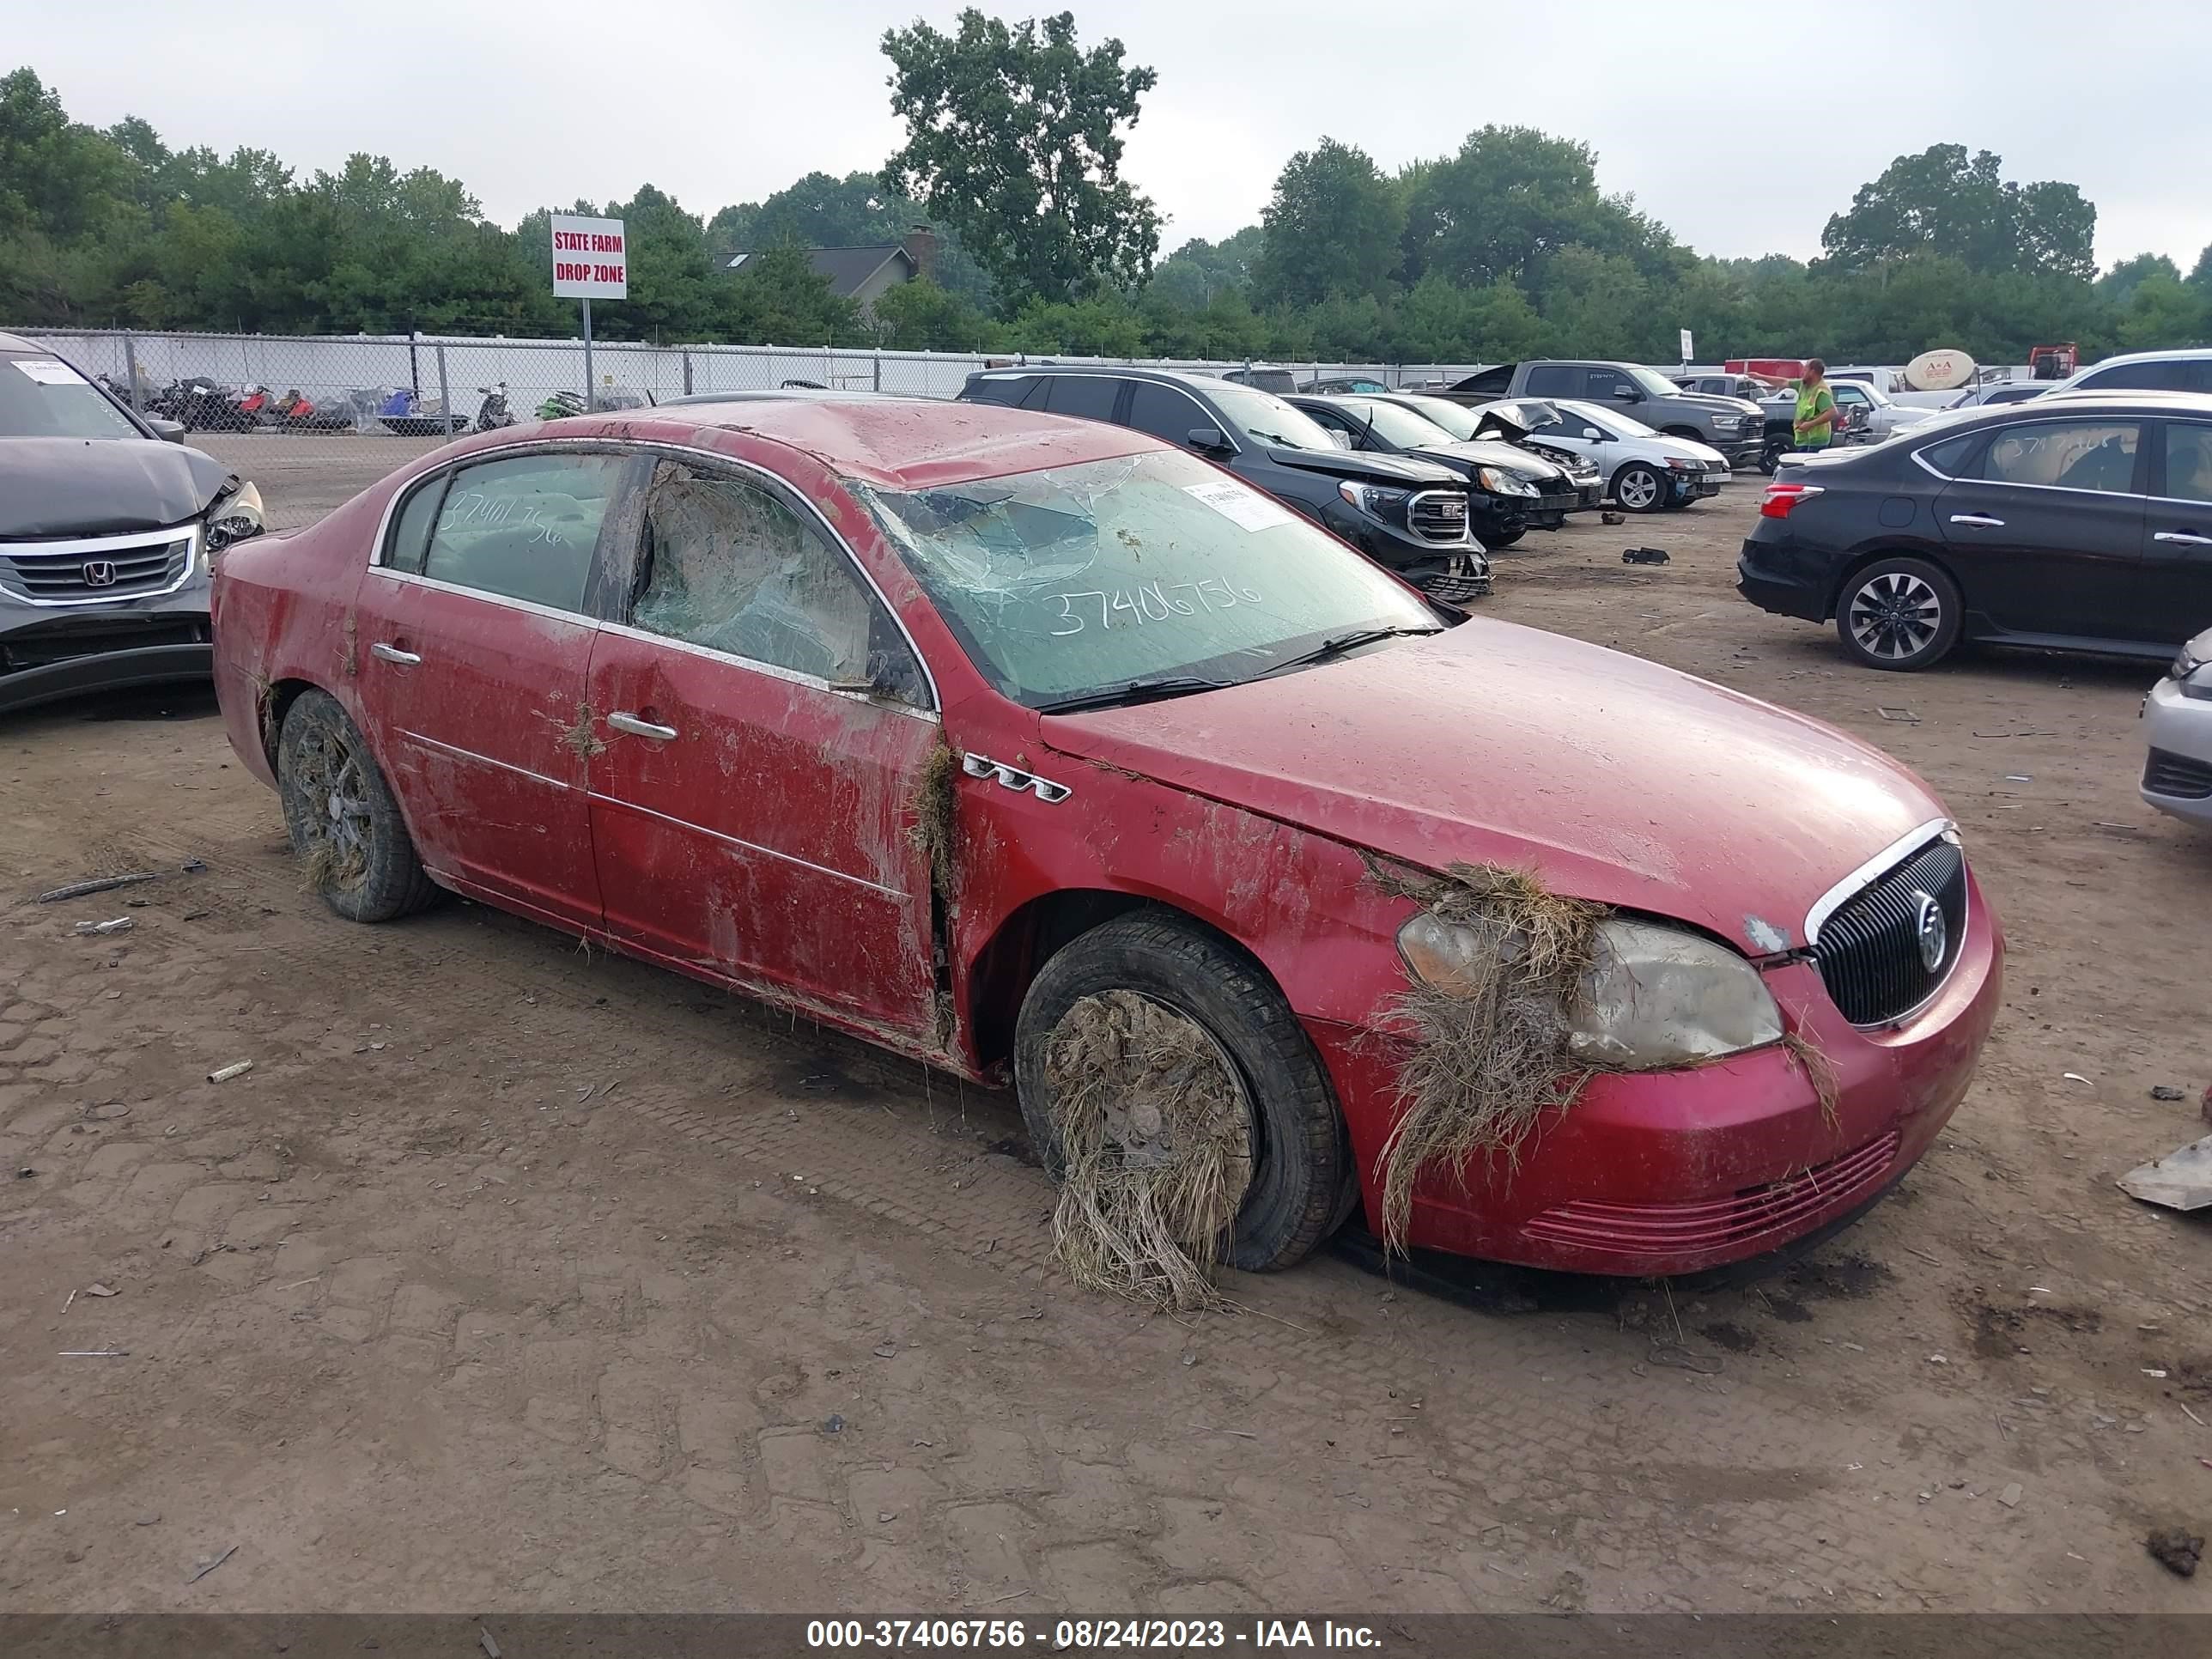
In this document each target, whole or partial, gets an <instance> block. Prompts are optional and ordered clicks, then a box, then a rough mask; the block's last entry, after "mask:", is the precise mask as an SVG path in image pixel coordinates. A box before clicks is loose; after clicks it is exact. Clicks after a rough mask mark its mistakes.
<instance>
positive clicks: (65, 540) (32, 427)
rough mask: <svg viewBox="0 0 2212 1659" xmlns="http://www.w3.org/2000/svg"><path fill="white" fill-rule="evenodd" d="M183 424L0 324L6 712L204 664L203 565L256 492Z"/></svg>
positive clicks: (256, 504)
mask: <svg viewBox="0 0 2212 1659" xmlns="http://www.w3.org/2000/svg"><path fill="white" fill-rule="evenodd" d="M182 432H183V428H181V427H179V426H177V425H176V424H175V423H174V422H159V423H156V422H150V421H148V420H145V419H143V418H142V417H141V416H138V415H137V414H136V413H134V412H133V411H132V410H131V409H130V408H128V407H127V406H126V405H125V404H122V403H119V402H118V401H117V400H116V399H115V398H112V397H110V396H109V395H108V394H107V393H106V392H105V391H103V390H102V389H101V388H100V386H97V385H95V384H94V382H93V381H91V380H87V379H86V378H85V376H84V375H83V374H80V373H79V372H78V371H77V369H76V368H75V367H74V366H73V365H71V364H70V363H67V362H64V361H63V360H62V359H60V358H58V357H57V356H54V355H53V354H52V352H50V351H48V350H46V349H44V348H43V347H41V346H40V345H38V344H36V343H34V342H33V341H30V340H26V339H21V338H20V337H16V336H15V335H10V334H0V711H6V710H9V709H15V708H28V707H30V706H31V705H33V704H34V703H40V702H51V701H52V700H54V699H56V698H59V697H67V696H73V695H75V694H76V693H77V692H80V691H88V690H98V689H101V688H105V687H112V686H123V685H146V684H157V683H159V682H161V681H165V680H190V679H204V678H207V675H208V672H209V669H210V662H211V654H210V645H209V640H210V633H209V623H208V579H209V572H210V567H211V565H212V562H213V561H214V558H215V556H216V554H217V553H219V552H220V551H221V550H222V548H223V547H224V546H225V545H227V544H228V543H231V542H234V541H236V540H238V539H239V538H241V537H244V536H254V535H258V534H259V533H260V532H261V527H262V518H261V496H260V495H259V493H258V491H257V490H255V489H254V488H253V486H252V484H250V483H244V482H242V481H241V480H240V478H238V477H236V476H235V475H234V473H233V472H232V471H231V470H230V469H229V468H228V467H227V466H225V465H222V463H221V462H220V461H217V460H216V459H214V458H213V457H211V456H208V455H203V454H202V453H200V452H199V451H197V449H186V448H184V447H182V446H181V445H179V444H177V443H174V442H167V443H165V442H163V441H162V440H163V439H165V438H170V439H173V438H176V437H178V436H180V435H182Z"/></svg>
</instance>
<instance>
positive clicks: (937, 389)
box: [26, 329, 1476, 438]
mask: <svg viewBox="0 0 2212 1659" xmlns="http://www.w3.org/2000/svg"><path fill="white" fill-rule="evenodd" d="M26 337H27V338H30V339H33V340H35V341H36V342H38V343H40V345H41V346H43V347H45V348H46V349H49V350H51V351H52V352H53V353H54V354H55V355H56V356H60V357H63V358H64V359H66V360H67V361H69V362H71V363H74V364H75V365H76V367H77V368H79V369H81V370H82V371H83V372H84V373H85V374H89V375H93V376H95V377H97V378H99V379H100V380H104V381H105V382H106V384H107V385H108V386H110V387H111V388H112V390H113V391H114V392H116V393H117V395H118V396H119V397H121V398H124V399H125V401H127V402H129V403H131V404H132V405H133V406H135V407H136V408H137V409H138V410H140V411H141V412H143V413H144V414H148V415H157V416H165V417H167V418H168V419H171V420H175V421H180V422H183V423H184V426H185V429H186V430H187V431H189V432H192V433H195V434H200V433H236V434H250V435H256V436H268V435H292V436H300V437H325V438H328V437H339V436H347V435H356V436H358V435H377V436H396V437H405V438H421V437H440V438H442V437H445V436H447V435H451V434H453V433H459V432H470V431H477V430H480V429H483V428H488V427H495V426H502V425H506V424H508V423H510V422H520V421H529V420H535V419H538V418H540V417H541V416H544V417H550V416H555V415H559V414H563V413H573V412H575V411H576V410H580V409H581V408H582V406H583V403H584V399H585V397H586V375H587V371H586V363H585V351H584V345H583V342H581V341H580V340H511V339H476V338H461V337H449V336H430V335H411V336H410V335H386V336H367V335H354V336H317V335H269V334H171V333H148V332H141V331H122V330H112V331H111V330H102V331H58V330H52V329H40V330H33V331H27V332H26ZM590 357H591V361H590V368H589V370H588V382H589V392H590V395H591V398H592V402H593V404H595V405H596V406H597V407H599V408H602V409H626V408H636V407H641V406H643V405H646V404H659V403H665V402H666V401H668V400H669V399H670V398H680V397H684V396H689V395H693V394H697V393H705V392H751V391H760V390H764V389H768V388H771V387H776V386H793V385H799V386H828V387H832V388H836V389H839V390H847V391H863V392H897V393H902V394H905V395H908V396H911V397H924V398H951V397H952V396H954V395H955V394H957V392H959V390H960V388H961V386H962V385H963V383H964V382H965V381H966V380H967V378H968V376H969V374H972V373H974V372H975V370H976V369H979V368H985V367H987V366H988V365H991V364H994V363H1006V362H1015V361H1023V360H1019V359H1013V358H1008V357H1003V356H1002V357H991V358H986V357H983V356H971V355H968V354H963V353H957V352H930V351H878V350H872V349H853V348H849V347H821V348H816V349H806V348H799V347H784V346H731V345H652V344H645V343H637V342H631V341H617V342H596V343H593V345H592V350H591V354H590ZM1028 361H1037V362H1044V361H1050V362H1115V363H1127V362H1135V361H1137V360H1134V359H1124V358H1114V359H1102V358H1089V357H1079V356H1067V355H1062V356H1055V357H1053V358H1050V359H1034V360H1028ZM1146 367H1151V368H1177V369H1188V370H1191V371H1194V372H1196V373H1200V374H1224V373H1227V372H1231V371H1234V370H1238V369H1243V368H1249V367H1251V366H1250V365H1249V364H1243V363H1235V362H1200V361H1194V360H1147V361H1146ZM1475 367H1476V366H1475V365H1473V364H1437V363H1429V364H1418V365H1409V364H1395V363H1297V364H1287V365H1285V364H1270V365H1267V368H1271V369H1281V370H1284V371H1285V372H1286V373H1287V374H1289V376H1290V379H1291V382H1292V383H1293V384H1295V385H1297V386H1306V385H1308V384H1310V382H1312V381H1314V380H1339V379H1349V378H1354V377H1357V378H1362V379H1367V380H1374V381H1376V382H1379V383H1380V384H1382V385H1383V386H1420V385H1435V384H1439V383H1447V384H1448V383H1449V381H1450V380H1455V379H1458V378H1460V377H1462V376H1463V375H1466V374H1471V373H1473V372H1474V368H1475Z"/></svg>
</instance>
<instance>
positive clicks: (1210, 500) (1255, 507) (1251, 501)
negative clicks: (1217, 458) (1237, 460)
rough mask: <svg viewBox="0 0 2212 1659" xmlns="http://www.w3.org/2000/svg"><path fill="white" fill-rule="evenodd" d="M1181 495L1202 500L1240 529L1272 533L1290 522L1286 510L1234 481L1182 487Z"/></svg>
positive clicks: (1277, 503) (1288, 511)
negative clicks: (1269, 531) (1279, 526)
mask: <svg viewBox="0 0 2212 1659" xmlns="http://www.w3.org/2000/svg"><path fill="white" fill-rule="evenodd" d="M1182 493H1183V494H1184V495H1192V496H1195V497H1196V498H1197V499H1198V500H1200V501H1204V502H1205V503H1206V505H1207V506H1208V507H1212V509H1213V510H1214V511H1215V512H1216V513H1219V514H1220V515H1221V516H1222V517H1223V518H1225V519H1226V520H1229V521H1230V523H1231V524H1233V525H1235V526H1237V528H1238V529H1239V530H1273V528H1274V527H1275V526H1277V525H1279V524H1288V523H1290V522H1291V514H1290V510H1289V509H1288V508H1287V507H1284V506H1282V505H1281V504H1280V503H1279V502H1278V501H1273V500H1272V499H1270V498H1269V497H1267V496H1266V495H1261V493H1260V492H1259V491H1258V490H1256V489H1248V488H1247V487H1246V486H1244V485H1243V484H1241V483H1237V481H1236V480H1235V479H1233V478H1224V479H1221V480H1220V481H1219V482H1218V483H1194V484H1185V485H1184V486H1183V487H1182Z"/></svg>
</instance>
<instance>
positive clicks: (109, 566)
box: [84, 559, 115, 587]
mask: <svg viewBox="0 0 2212 1659" xmlns="http://www.w3.org/2000/svg"><path fill="white" fill-rule="evenodd" d="M84 585H85V586H87V587H112V586H115V562H114V561H113V560H112V559H94V560H93V561H92V562H90V563H88V565H86V566H85V568H84Z"/></svg>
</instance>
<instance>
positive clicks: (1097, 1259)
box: [1045, 991, 1252, 1312]
mask: <svg viewBox="0 0 2212 1659" xmlns="http://www.w3.org/2000/svg"><path fill="white" fill-rule="evenodd" d="M1045 1076H1046V1079H1047V1081H1048V1085H1049V1087H1050V1089H1051V1091H1052V1106H1051V1118H1052V1123H1053V1128H1054V1133H1055V1134H1056V1135H1057V1136H1058V1138H1059V1141H1060V1156H1061V1159H1062V1162H1063V1164H1064V1165H1065V1172H1064V1174H1063V1176H1062V1179H1061V1182H1060V1200H1059V1205H1058V1207H1057V1208H1056V1209H1055V1211H1054V1215H1053V1249H1054V1255H1056V1256H1057V1257H1058V1259H1059V1261H1060V1265H1061V1266H1062V1267H1065V1268H1066V1270H1067V1273H1068V1275H1069V1277H1071V1278H1072V1279H1074V1280H1075V1281H1076V1282H1077V1283H1078V1284H1079V1285H1086V1286H1088V1287H1090V1288H1091V1289H1094V1290H1102V1291H1112V1292H1113V1293H1114V1294H1115V1295H1117V1296H1125V1297H1131V1298H1133V1299H1134V1300H1138V1301H1142V1302H1149V1303H1152V1304H1155V1305H1158V1306H1160V1307H1164V1308H1168V1309H1170V1310H1176V1311H1178V1312H1181V1311H1188V1310H1193V1309H1198V1308H1207V1307H1214V1306H1218V1305H1219V1304H1220V1301H1221V1297H1220V1295H1219V1292H1218V1291H1216V1290H1215V1288H1214V1285H1213V1264H1214V1262H1215V1261H1217V1260H1218V1257H1219V1255H1220V1254H1221V1252H1222V1249H1223V1246H1224V1243H1225V1241H1226V1239H1227V1237H1228V1235H1229V1230H1230V1227H1231V1224H1232V1223H1233V1222H1234V1221H1235V1219H1236V1217H1237V1208H1238V1206H1240V1205H1241V1204H1242V1202H1243V1197H1244V1191H1245V1188H1246V1187H1247V1186H1248V1185H1249V1182H1250V1179H1251V1174H1252V1130H1251V1114H1250V1109H1249V1104H1248V1103H1247V1099H1246V1096H1245V1091H1244V1085H1243V1082H1242V1080H1241V1079H1239V1077H1238V1075H1237V1071H1236V1068H1235V1066H1233V1065H1232V1064H1231V1062H1230V1060H1229V1059H1228V1057H1227V1056H1226V1055H1225V1054H1224V1053H1223V1052H1222V1050H1221V1048H1220V1046H1219V1045H1218V1043H1217V1042H1215V1041H1214V1040H1213V1038H1212V1036H1209V1035H1208V1034H1207V1033H1206V1030H1205V1029H1204V1028H1203V1027H1201V1026H1200V1024H1198V1022H1197V1021H1196V1020H1194V1019H1193V1018H1190V1017H1189V1016H1188V1015H1187V1014H1183V1013H1181V1012H1177V1011H1176V1010H1175V1009H1172V1008H1170V1007H1168V1006H1165V1005H1164V1004H1162V1003H1159V1002H1156V1001H1154V1000H1152V999H1151V998H1149V997H1146V996H1143V995H1140V994H1138V993H1136V992H1133V991H1106V992H1102V993H1099V994H1097V995H1093V996H1087V997H1084V998H1082V999H1081V1000H1079V1001H1078V1002H1077V1003H1076V1004H1075V1005H1074V1006H1073V1007H1071V1008H1070V1009H1069V1010H1068V1011H1067V1012H1066V1015H1065V1016H1063V1017H1062V1018H1061V1019H1060V1024H1058V1025H1057V1026H1055V1027H1054V1030H1053V1033H1052V1036H1051V1037H1050V1038H1049V1039H1048V1042H1047V1043H1046V1048H1045Z"/></svg>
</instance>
